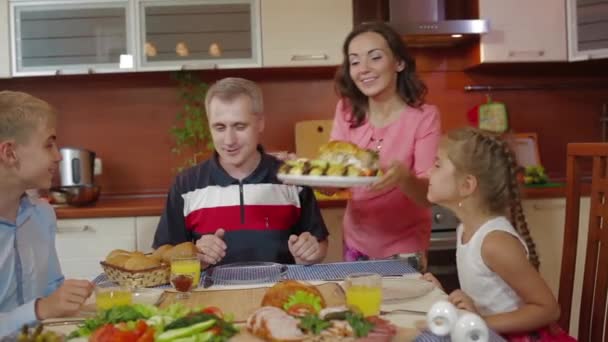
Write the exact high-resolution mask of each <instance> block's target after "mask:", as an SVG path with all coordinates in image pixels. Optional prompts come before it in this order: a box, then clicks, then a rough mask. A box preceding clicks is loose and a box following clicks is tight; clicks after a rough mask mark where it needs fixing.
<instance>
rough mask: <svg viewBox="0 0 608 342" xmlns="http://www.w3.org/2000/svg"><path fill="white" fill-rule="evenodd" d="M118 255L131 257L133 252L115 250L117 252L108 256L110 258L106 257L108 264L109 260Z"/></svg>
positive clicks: (112, 252)
mask: <svg viewBox="0 0 608 342" xmlns="http://www.w3.org/2000/svg"><path fill="white" fill-rule="evenodd" d="M117 255H129V256H130V255H131V252H129V251H125V250H124V249H115V250H113V251H111V252H110V253H109V254H108V256H106V262H107V261H108V260H109V259H111V258H113V257H115V256H117Z"/></svg>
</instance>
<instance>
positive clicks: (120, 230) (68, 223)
mask: <svg viewBox="0 0 608 342" xmlns="http://www.w3.org/2000/svg"><path fill="white" fill-rule="evenodd" d="M55 244H56V248H57V255H58V257H59V263H60V264H61V270H62V271H63V274H64V276H65V277H66V278H79V279H91V280H92V279H94V278H95V277H96V276H98V275H99V274H100V273H101V272H102V268H101V265H100V264H99V262H100V261H102V260H104V259H105V257H106V255H107V254H108V253H109V252H110V251H112V250H113V249H124V250H128V251H132V250H135V247H136V241H135V218H134V217H120V218H118V217H113V218H92V219H63V220H58V221H57V237H56V239H55Z"/></svg>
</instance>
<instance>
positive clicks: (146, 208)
mask: <svg viewBox="0 0 608 342" xmlns="http://www.w3.org/2000/svg"><path fill="white" fill-rule="evenodd" d="M583 193H586V194H588V193H589V191H583ZM565 196H566V187H565V186H561V187H550V188H525V189H524V198H525V199H542V198H559V197H565ZM319 206H320V207H321V209H323V208H342V207H345V206H346V200H344V199H322V200H319ZM164 207H165V196H158V197H150V198H141V197H129V198H103V197H102V198H101V199H100V200H99V201H97V203H95V204H94V205H91V206H86V207H71V206H57V207H56V208H55V212H56V213H57V218H58V219H78V218H92V217H128V216H159V215H161V213H162V211H163V209H164Z"/></svg>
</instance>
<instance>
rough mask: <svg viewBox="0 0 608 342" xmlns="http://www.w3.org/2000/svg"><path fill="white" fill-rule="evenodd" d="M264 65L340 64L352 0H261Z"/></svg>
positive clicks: (350, 15) (350, 16)
mask: <svg viewBox="0 0 608 342" xmlns="http://www.w3.org/2000/svg"><path fill="white" fill-rule="evenodd" d="M261 11H262V53H263V56H262V60H263V66H265V67H286V66H319V65H339V64H341V63H342V51H341V48H342V42H343V41H344V39H345V38H346V36H347V35H348V33H349V32H350V31H351V30H352V27H353V6H352V0H331V1H327V0H307V1H299V0H261Z"/></svg>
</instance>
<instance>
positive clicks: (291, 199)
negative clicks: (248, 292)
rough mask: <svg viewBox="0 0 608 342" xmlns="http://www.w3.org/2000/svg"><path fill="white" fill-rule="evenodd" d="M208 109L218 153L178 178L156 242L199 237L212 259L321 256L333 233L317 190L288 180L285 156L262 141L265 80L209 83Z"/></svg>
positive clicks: (204, 255) (312, 259) (204, 254)
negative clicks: (282, 173) (282, 174)
mask: <svg viewBox="0 0 608 342" xmlns="http://www.w3.org/2000/svg"><path fill="white" fill-rule="evenodd" d="M205 108H206V110H207V113H208V114H207V115H208V119H209V127H210V130H211V135H212V139H213V144H214V146H215V153H214V155H213V157H212V158H210V159H209V160H207V161H205V162H203V163H201V164H199V165H196V166H194V167H192V168H190V169H188V170H185V171H184V172H182V173H181V174H179V175H178V176H177V178H176V180H175V182H174V184H173V186H172V187H171V190H170V192H169V196H168V198H167V204H166V208H165V211H164V213H163V215H162V217H161V220H160V223H159V225H158V228H157V230H156V235H155V237H154V243H153V247H155V248H158V247H159V246H161V245H164V244H177V243H181V242H184V241H196V246H197V249H198V251H199V259H200V260H201V261H202V262H203V263H204V264H207V265H210V264H217V263H220V262H221V263H230V262H238V261H273V262H279V263H294V262H296V263H301V264H311V263H316V262H319V261H321V260H322V259H323V258H324V257H325V255H326V254H327V236H328V235H329V233H328V232H327V228H326V227H325V223H324V222H323V218H322V217H321V213H320V210H319V207H318V205H317V202H316V199H315V197H314V193H313V191H312V190H311V189H310V188H307V187H298V186H293V185H285V184H281V183H280V182H279V180H278V179H277V176H276V174H277V170H278V168H279V166H280V164H281V162H280V161H279V160H278V159H276V158H274V157H273V156H271V155H268V154H266V153H264V150H263V148H262V147H261V146H260V145H259V140H260V135H261V133H262V131H263V130H264V116H263V114H262V95H261V91H260V89H259V88H258V86H257V85H255V83H253V82H251V81H248V80H245V79H241V78H225V79H222V80H220V81H218V82H217V83H215V84H214V85H213V86H212V87H211V88H209V91H208V92H207V97H206V98H205Z"/></svg>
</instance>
